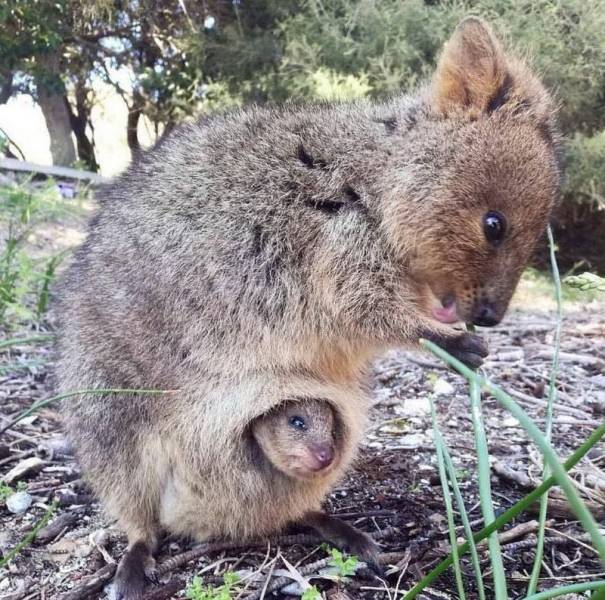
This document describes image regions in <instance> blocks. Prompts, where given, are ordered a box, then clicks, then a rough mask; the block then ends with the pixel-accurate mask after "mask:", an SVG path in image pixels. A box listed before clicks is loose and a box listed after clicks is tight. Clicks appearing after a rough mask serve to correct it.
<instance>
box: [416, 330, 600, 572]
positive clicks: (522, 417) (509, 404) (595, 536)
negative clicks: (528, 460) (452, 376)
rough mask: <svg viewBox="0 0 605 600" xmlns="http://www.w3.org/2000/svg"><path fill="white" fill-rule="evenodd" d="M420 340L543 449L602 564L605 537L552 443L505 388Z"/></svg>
mask: <svg viewBox="0 0 605 600" xmlns="http://www.w3.org/2000/svg"><path fill="white" fill-rule="evenodd" d="M421 344H422V345H423V346H424V347H425V348H427V349H428V350H430V351H431V352H432V353H433V354H435V355H436V356H438V357H439V358H441V359H442V360H444V361H445V362H446V363H447V364H449V365H451V366H452V367H453V368H454V369H456V371H458V372H459V373H460V374H461V375H463V376H464V377H465V378H466V379H468V380H469V381H472V380H474V381H476V383H477V384H478V385H479V386H480V387H481V388H483V389H484V390H486V391H488V392H489V393H490V394H492V395H493V396H494V398H496V400H498V402H499V403H500V404H501V405H502V406H504V408H506V410H508V411H509V412H510V413H511V414H512V415H513V417H515V418H516V419H517V421H519V423H520V424H521V426H522V427H523V429H525V432H526V433H527V434H528V435H529V437H530V438H531V439H532V441H533V442H534V443H535V444H536V445H537V446H538V448H539V449H540V451H541V452H542V455H543V456H544V459H545V460H546V462H547V463H548V466H549V468H550V469H551V471H552V473H553V475H554V477H555V479H556V480H557V483H558V484H559V486H560V487H561V489H562V490H563V492H564V493H565V496H566V497H567V501H568V503H569V506H570V508H571V510H572V511H573V512H574V514H575V515H576V516H577V518H578V520H579V521H580V522H581V523H582V526H583V527H584V529H585V530H586V532H587V533H588V534H589V535H590V538H591V540H592V544H593V547H594V548H595V550H596V551H597V552H598V553H599V556H600V558H601V561H602V562H603V564H605V538H604V537H603V536H602V535H601V533H600V531H599V527H598V525H597V522H596V521H595V519H594V517H593V516H592V514H591V512H590V511H589V510H588V508H587V507H586V504H585V503H584V501H583V500H582V498H581V497H580V495H579V494H578V491H577V490H576V488H575V486H574V484H573V482H572V480H571V479H570V477H569V476H568V475H567V472H566V471H565V469H564V468H563V465H561V463H560V462H559V459H558V457H557V454H556V453H555V451H554V450H553V448H552V446H551V445H550V444H549V443H548V441H547V440H546V439H545V438H544V436H543V435H542V432H541V431H540V430H539V429H538V427H537V426H536V424H535V423H534V422H533V421H532V420H531V419H530V418H529V416H528V415H527V413H526V412H525V411H524V410H523V409H522V408H521V407H520V406H519V405H518V404H517V403H516V402H515V401H514V400H513V399H512V398H511V397H510V396H509V395H508V394H507V393H506V392H504V391H503V390H502V389H500V388H499V387H498V386H496V385H494V384H492V383H490V382H489V381H487V380H486V379H485V378H484V377H482V376H480V375H477V374H476V373H474V372H473V371H471V369H469V368H468V367H467V366H466V365H464V364H462V363H461V362H460V361H459V360H457V359H455V358H454V357H453V356H451V355H450V354H448V353H447V352H446V351H445V350H443V349H442V348H440V347H439V346H437V344H434V343H432V342H429V341H428V340H421Z"/></svg>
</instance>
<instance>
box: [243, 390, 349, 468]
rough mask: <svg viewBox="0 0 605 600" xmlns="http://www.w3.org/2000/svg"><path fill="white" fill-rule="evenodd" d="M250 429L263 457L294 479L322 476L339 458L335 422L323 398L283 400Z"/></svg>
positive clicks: (330, 408)
mask: <svg viewBox="0 0 605 600" xmlns="http://www.w3.org/2000/svg"><path fill="white" fill-rule="evenodd" d="M251 431H252V436H253V438H254V440H255V441H256V443H257V444H258V446H259V447H260V449H261V451H262V452H263V454H264V455H265V457H266V458H267V460H268V461H269V462H270V463H271V464H272V465H273V466H274V467H275V468H276V469H278V470H279V471H281V472H282V473H284V474H285V475H288V476H289V477H292V478H294V479H313V478H316V477H322V476H324V475H326V474H328V473H329V472H330V471H332V469H333V467H334V466H335V465H336V464H337V463H338V461H339V448H338V444H337V422H336V419H335V415H334V410H333V408H332V407H331V406H330V404H329V403H328V402H327V401H326V400H306V399H301V400H291V401H286V402H284V403H283V404H281V405H280V406H278V407H277V408H275V409H274V410H272V411H271V412H269V413H267V414H265V415H263V416H261V417H259V418H257V419H256V420H255V421H254V422H253V423H252V427H251Z"/></svg>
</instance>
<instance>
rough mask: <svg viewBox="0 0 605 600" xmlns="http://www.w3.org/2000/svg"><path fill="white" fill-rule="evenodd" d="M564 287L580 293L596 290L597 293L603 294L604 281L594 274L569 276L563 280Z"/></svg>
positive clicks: (604, 289) (586, 273)
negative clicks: (566, 286)
mask: <svg viewBox="0 0 605 600" xmlns="http://www.w3.org/2000/svg"><path fill="white" fill-rule="evenodd" d="M563 283H565V285H568V286H569V287H571V288H574V289H577V290H580V291H581V292H589V291H592V290H596V291H598V292H605V279H604V278H603V277H599V276H598V275H595V274H594V273H589V272H588V271H587V272H585V273H580V275H569V276H568V277H566V278H565V279H564V280H563Z"/></svg>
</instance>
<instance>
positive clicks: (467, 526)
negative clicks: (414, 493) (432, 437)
mask: <svg viewBox="0 0 605 600" xmlns="http://www.w3.org/2000/svg"><path fill="white" fill-rule="evenodd" d="M439 436H440V437H441V434H439ZM443 458H444V459H445V467H446V469H447V473H448V477H449V479H450V483H451V484H452V490H453V491H454V498H455V499H456V504H457V505H458V511H459V512H460V519H461V520H462V526H463V527H464V535H465V536H466V540H467V542H468V544H469V549H470V553H471V561H472V563H473V570H474V572H475V579H476V582H477V593H478V594H479V600H485V587H484V586H483V576H482V574H481V565H480V563H479V553H478V552H477V546H476V545H475V540H474V538H473V530H472V529H471V523H470V520H469V518H468V513H467V512H466V507H465V506H464V500H463V499H462V493H461V492H460V486H459V485H458V479H457V478H456V468H455V467H454V463H453V462H452V457H451V456H450V453H449V451H448V449H447V446H446V445H445V443H444V444H443Z"/></svg>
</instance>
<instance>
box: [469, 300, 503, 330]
mask: <svg viewBox="0 0 605 600" xmlns="http://www.w3.org/2000/svg"><path fill="white" fill-rule="evenodd" d="M474 312H475V315H474V318H473V324H474V325H479V326H481V327H493V326H494V325H497V324H498V323H499V322H500V318H499V317H498V313H497V312H496V309H495V308H494V306H493V305H492V304H490V303H489V302H482V303H481V304H479V305H478V306H477V308H476V309H475V311H474Z"/></svg>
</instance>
